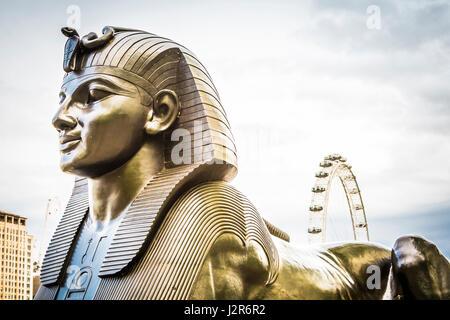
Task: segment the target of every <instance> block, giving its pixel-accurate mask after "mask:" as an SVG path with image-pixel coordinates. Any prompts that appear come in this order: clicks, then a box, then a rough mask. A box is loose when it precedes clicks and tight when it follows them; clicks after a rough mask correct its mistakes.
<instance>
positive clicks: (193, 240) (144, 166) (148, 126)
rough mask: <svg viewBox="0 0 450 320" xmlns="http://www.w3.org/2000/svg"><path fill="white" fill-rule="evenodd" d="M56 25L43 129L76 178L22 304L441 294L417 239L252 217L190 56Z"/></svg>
mask: <svg viewBox="0 0 450 320" xmlns="http://www.w3.org/2000/svg"><path fill="white" fill-rule="evenodd" d="M62 31H63V34H64V35H65V36H67V37H68V40H67V42H66V46H65V50H64V60H63V68H64V71H65V72H66V74H65V76H64V79H63V84H62V87H61V92H60V97H61V101H60V107H59V109H58V111H57V113H56V115H55V117H54V119H53V125H54V126H55V128H56V129H57V131H58V132H59V135H60V151H61V159H60V166H61V169H62V170H63V171H65V172H68V173H71V174H74V175H76V176H77V178H76V181H75V186H74V189H73V194H72V197H71V198H70V201H69V203H68V205H67V207H66V210H65V213H64V215H63V217H62V219H61V221H60V223H59V225H58V227H57V229H56V231H55V234H54V235H53V238H52V240H51V243H50V245H49V247H48V249H47V253H46V255H45V257H44V262H43V267H42V271H41V282H42V286H41V288H40V289H39V291H38V293H37V295H36V297H35V298H36V299H66V300H73V299H76V300H81V299H382V298H387V299H391V298H395V299H398V298H423V299H426V298H444V299H445V298H446V299H448V298H449V297H450V293H449V291H450V290H449V281H450V280H449V279H450V271H449V270H450V268H449V262H448V260H447V259H446V258H445V257H444V256H443V255H442V254H441V253H440V252H439V250H438V249H437V248H436V247H435V246H434V245H433V244H432V243H430V242H428V241H427V240H425V239H423V238H420V237H414V236H406V237H402V238H400V239H398V240H397V242H396V243H395V245H394V248H393V249H390V248H386V247H383V246H380V245H377V244H374V243H369V242H348V243H334V244H326V243H325V244H320V245H316V246H309V247H305V248H296V247H294V246H292V245H291V244H290V243H289V236H288V235H287V234H286V233H285V232H283V231H282V230H280V229H278V228H277V227H275V226H274V225H273V224H271V223H269V222H268V221H266V220H264V219H263V218H262V217H261V215H260V214H259V213H258V211H257V210H256V208H255V207H254V206H253V205H252V204H251V202H250V201H249V200H248V199H247V198H246V197H245V196H244V195H243V194H242V193H240V192H239V191H238V190H236V189H235V188H234V187H232V186H231V185H230V184H229V182H230V181H231V180H232V179H233V177H234V176H235V175H236V173H237V152H236V147H235V143H234V138H233V135H232V133H231V127H230V124H229V122H228V119H227V116H226V113H225V110H224V108H223V106H222V104H221V102H220V98H219V95H218V92H217V89H216V87H215V86H214V84H213V82H212V79H211V77H210V75H209V74H208V72H207V70H206V68H205V67H204V66H203V65H202V64H201V62H200V61H199V60H198V59H197V58H196V57H195V55H194V54H193V53H192V52H191V51H189V50H187V49H186V48H185V47H183V46H182V45H179V44H177V43H175V42H173V41H171V40H169V39H166V38H163V37H159V36H157V35H154V34H151V33H148V32H145V31H141V30H133V29H125V28H116V27H105V28H104V30H103V34H102V35H101V36H100V37H98V36H97V35H96V34H94V33H89V34H88V35H86V36H84V37H80V36H79V35H78V33H77V32H76V31H75V30H73V29H70V28H63V30H62ZM181 141H182V142H183V144H182V146H183V148H182V150H181V149H180V142H181ZM180 151H181V152H180ZM180 159H181V160H180ZM274 201H276V200H275V199H274ZM374 267H375V270H378V274H377V277H378V278H377V279H378V282H377V283H376V284H375V285H374V286H370V285H368V283H369V281H370V279H371V278H370V276H371V275H372V274H371V273H368V270H373V269H374Z"/></svg>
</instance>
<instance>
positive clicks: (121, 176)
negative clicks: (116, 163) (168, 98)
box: [88, 139, 164, 231]
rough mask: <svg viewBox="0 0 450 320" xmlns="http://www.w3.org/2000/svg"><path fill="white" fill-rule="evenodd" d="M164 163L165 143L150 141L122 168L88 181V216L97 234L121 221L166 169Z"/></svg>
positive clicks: (157, 140) (155, 140)
mask: <svg viewBox="0 0 450 320" xmlns="http://www.w3.org/2000/svg"><path fill="white" fill-rule="evenodd" d="M163 163H164V154H163V144H162V141H161V140H160V139H152V140H150V139H149V141H146V142H145V143H144V145H143V146H142V147H141V149H140V150H139V151H138V152H137V153H136V154H135V155H134V156H133V157H132V158H131V159H130V160H128V161H127V162H126V163H125V164H123V165H122V166H120V167H119V168H117V169H114V170H112V171H110V172H108V173H106V174H104V175H102V176H100V177H96V178H89V179H88V186H89V216H90V218H91V221H92V222H93V224H94V228H95V230H96V231H102V230H104V229H107V228H108V226H109V225H110V224H112V223H113V222H114V221H115V220H116V219H117V218H118V217H120V216H121V215H122V213H124V212H125V211H126V209H127V208H128V207H129V205H130V204H131V203H132V202H133V200H134V199H135V198H136V197H137V196H138V194H139V192H140V191H141V190H142V189H143V188H144V186H145V185H146V184H147V182H148V181H149V180H150V179H151V177H152V176H154V175H155V174H157V173H158V172H160V171H161V170H162V169H163Z"/></svg>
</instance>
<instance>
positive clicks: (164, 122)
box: [145, 89, 180, 135]
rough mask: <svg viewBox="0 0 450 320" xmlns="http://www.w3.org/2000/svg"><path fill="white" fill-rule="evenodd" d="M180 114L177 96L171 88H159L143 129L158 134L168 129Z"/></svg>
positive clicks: (151, 133)
mask: <svg viewBox="0 0 450 320" xmlns="http://www.w3.org/2000/svg"><path fill="white" fill-rule="evenodd" d="M179 114H180V103H179V101H178V96H177V94H176V93H175V92H173V91H172V90H167V89H164V90H160V91H159V92H158V93H157V94H156V96H155V98H154V100H153V108H152V109H150V111H149V113H148V116H147V122H146V123H145V131H146V132H147V133H148V134H150V135H154V134H158V133H160V132H162V131H164V130H166V129H168V128H169V127H170V126H171V125H172V124H173V123H174V122H175V120H176V119H177V117H178V116H179Z"/></svg>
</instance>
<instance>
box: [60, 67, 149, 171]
mask: <svg viewBox="0 0 450 320" xmlns="http://www.w3.org/2000/svg"><path fill="white" fill-rule="evenodd" d="M60 98H61V100H60V108H59V109H58V111H57V113H56V114H55V116H54V118H53V121H52V123H53V125H54V127H55V128H56V129H57V131H58V132H59V139H60V141H59V142H60V144H59V147H60V154H61V158H60V167H61V169H62V170H63V171H64V172H69V173H73V174H76V175H79V176H84V177H90V178H94V177H98V176H101V175H103V174H105V173H107V172H109V171H111V170H114V169H115V168H118V167H119V166H121V165H122V164H124V163H125V162H127V161H128V160H129V159H130V158H131V157H132V156H133V155H134V154H135V153H136V152H137V151H138V150H139V149H140V147H141V146H142V144H143V142H144V139H145V136H146V134H145V130H144V127H145V123H146V120H147V115H148V112H149V108H148V107H147V106H144V105H143V104H142V103H141V96H140V94H139V91H138V89H137V88H136V86H135V85H133V84H132V83H130V82H128V81H126V80H123V79H120V78H117V77H114V76H110V75H104V74H91V75H87V76H83V75H80V76H79V77H77V78H75V79H73V80H71V81H69V82H67V83H65V84H64V85H63V86H62V88H61V92H60Z"/></svg>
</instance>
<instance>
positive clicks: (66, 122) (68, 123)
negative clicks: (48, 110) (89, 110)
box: [52, 112, 77, 131]
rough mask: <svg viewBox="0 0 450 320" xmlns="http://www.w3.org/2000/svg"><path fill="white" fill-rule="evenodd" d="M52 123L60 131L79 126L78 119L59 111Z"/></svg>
mask: <svg viewBox="0 0 450 320" xmlns="http://www.w3.org/2000/svg"><path fill="white" fill-rule="evenodd" d="M52 124H53V126H54V127H55V128H56V130H58V131H64V130H70V129H73V128H75V127H76V126H77V120H76V119H75V118H74V117H72V116H71V115H69V114H64V113H62V112H58V113H57V114H56V115H55V116H54V117H53V119H52Z"/></svg>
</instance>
